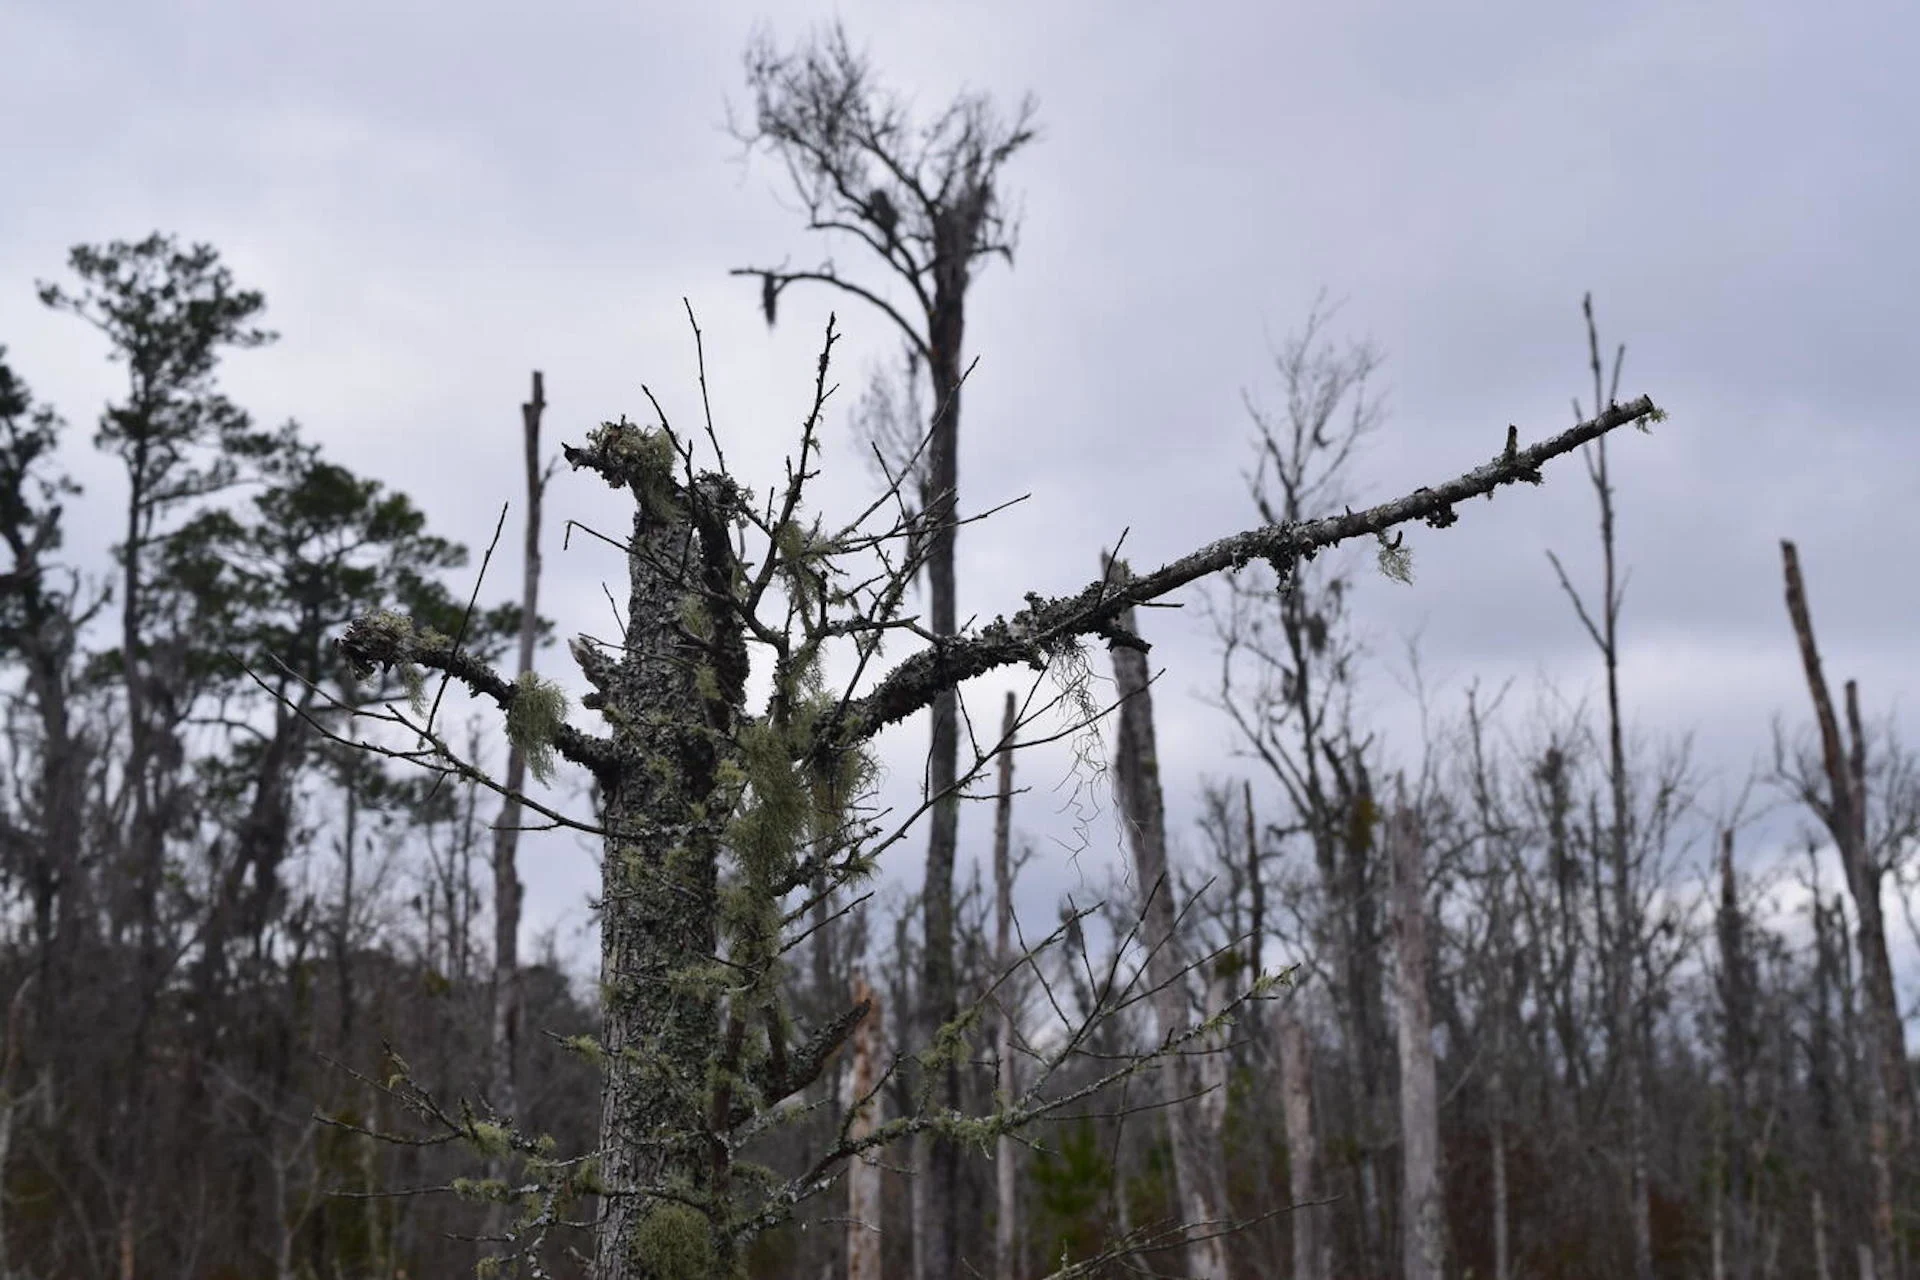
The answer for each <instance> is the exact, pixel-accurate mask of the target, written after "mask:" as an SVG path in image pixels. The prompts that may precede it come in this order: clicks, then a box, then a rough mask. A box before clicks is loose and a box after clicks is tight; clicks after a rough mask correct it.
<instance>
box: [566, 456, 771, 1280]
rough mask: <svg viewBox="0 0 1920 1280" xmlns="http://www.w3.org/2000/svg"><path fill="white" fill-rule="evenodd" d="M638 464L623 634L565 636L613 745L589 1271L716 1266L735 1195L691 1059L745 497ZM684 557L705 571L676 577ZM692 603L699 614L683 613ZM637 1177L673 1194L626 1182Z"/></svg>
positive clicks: (734, 764)
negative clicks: (724, 1215)
mask: <svg viewBox="0 0 1920 1280" xmlns="http://www.w3.org/2000/svg"><path fill="white" fill-rule="evenodd" d="M627 430H630V431H631V430H633V429H632V428H627ZM625 445H626V440H625V438H623V439H622V441H621V445H620V446H618V447H625ZM570 456H571V455H570ZM645 480H648V481H652V482H655V483H660V484H666V483H671V484H672V492H671V493H670V494H669V495H668V496H667V497H666V498H664V499H662V498H660V497H658V496H657V495H656V494H654V493H652V492H637V493H636V495H635V496H636V498H637V499H638V506H639V510H638V511H637V512H636V513H635V516H634V522H633V534H632V541H631V551H630V554H629V555H628V566H629V577H630V592H629V597H628V599H629V603H628V610H627V635H626V646H625V649H624V651H622V652H621V653H620V656H619V657H618V658H617V659H616V658H614V657H613V656H612V655H611V654H608V653H604V652H601V651H599V650H596V649H593V648H592V647H590V646H589V645H588V644H587V642H585V641H584V640H581V641H576V642H575V643H574V646H573V647H574V656H575V657H576V658H577V659H578V660H579V661H580V664H581V667H582V670H583V671H584V672H585V673H586V675H587V678H588V679H589V680H590V681H591V682H592V683H593V684H594V686H595V689H596V692H597V695H598V698H599V700H600V701H601V703H602V704H603V705H604V706H605V707H606V708H607V710H608V712H609V714H608V717H607V718H608V720H609V721H610V723H611V727H612V746H613V750H614V752H615V753H617V757H618V760H619V767H618V768H617V769H614V770H609V771H608V773H607V776H605V777H603V778H602V779H601V781H602V785H603V787H604V801H605V807H604V812H603V814H602V819H601V820H602V824H603V825H604V826H605V827H606V829H607V831H608V833H609V834H608V838H607V841H606V853H605V855H604V865H603V868H602V875H603V881H604V885H605V888H604V891H603V894H602V897H601V908H600V921H601V923H600V935H601V936H600V985H601V991H602V993H603V994H602V1000H603V1003H604V1009H605V1030H604V1033H603V1035H602V1043H603V1044H604V1046H605V1049H606V1060H607V1078H606V1083H605V1085H604V1088H603V1092H602V1108H603V1109H602V1117H601V1127H600V1142H601V1152H602V1156H601V1178H602V1181H603V1182H604V1183H605V1185H606V1186H607V1188H608V1189H609V1191H611V1192H613V1193H614V1194H611V1195H608V1196H604V1197H603V1198H602V1201H601V1219H600V1224H599V1229H598V1232H597V1238H596V1242H595V1243H596V1251H595V1257H594V1267H593V1273H592V1274H593V1277H594V1280H669V1278H670V1277H674V1276H679V1275H684V1274H698V1275H706V1274H712V1275H716V1276H724V1275H729V1274H731V1270H732V1267H733V1265H734V1262H735V1250H734V1248H733V1245H732V1242H731V1241H730V1240H729V1239H727V1238H726V1237H725V1236H723V1235H722V1234H721V1233H720V1232H718V1231H716V1230H715V1227H716V1226H717V1225H718V1224H716V1223H714V1222H713V1221H712V1220H711V1219H710V1217H709V1215H708V1213H707V1211H706V1208H705V1206H706V1205H709V1204H711V1205H721V1206H724V1205H725V1204H726V1203H727V1202H728V1200H729V1199H730V1197H729V1196H728V1195H727V1184H728V1181H729V1178H730V1174H731V1166H730V1151H729V1150H728V1148H727V1147H726V1145H725V1144H724V1143H723V1142H722V1141H720V1140H719V1139H718V1138H717V1137H714V1136H709V1135H710V1133H711V1129H710V1127H709V1125H708V1123H707V1120H708V1115H707V1107H708V1106H709V1105H713V1106H715V1107H716V1108H724V1106H726V1105H727V1099H726V1098H725V1096H724V1094H725V1091H724V1090H723V1089H720V1088H714V1089H712V1090H710V1089H709V1081H708V1079H707V1072H706V1071H705V1070H701V1069H698V1068H700V1067H702V1066H703V1065H704V1064H708V1063H710V1062H712V1060H713V1056H714V1047H715V1045H716V1043H718V1042H719V1041H720V1031H721V1028H720V1012H721V1011H720V1002H719V998H718V996H717V995H716V994H715V993H714V984H713V983H711V982H708V981H703V980H695V978H694V975H695V974H697V972H698V970H699V969H700V967H701V966H704V965H705V964H706V963H708V961H709V960H710V958H711V957H713V956H714V955H715V954H716V949H717V946H718V936H719V928H718V924H719V886H718V883H717V880H718V867H719V861H720V854H721V848H722V842H723V839H724V837H725V834H726V829H727V825H728V819H729V817H730V815H731V812H732V809H733V804H732V800H731V796H730V794H729V793H728V791H727V789H726V788H725V787H724V785H723V775H726V774H732V775H733V776H736V777H737V776H739V774H738V770H739V769H740V768H741V766H740V764H739V761H738V757H739V755H740V750H739V746H738V743H737V740H736V733H735V726H736V724H737V721H738V719H739V714H740V708H741V704H742V699H743V696H744V688H743V686H744V682H745V678H746V666H747V663H746V648H745V643H744V641H743V639H742V623H741V621H740V619H739V617H738V616H737V615H736V614H734V613H733V612H732V611H731V610H730V609H727V608H726V607H724V605H722V604H721V603H720V602H723V601H727V600H730V599H732V584H731V580H730V579H731V574H732V572H733V561H732V558H731V557H732V548H731V544H730V537H729V535H730V534H731V531H732V520H733V511H734V509H735V508H736V506H737V503H738V501H739V497H738V494H737V491H736V490H734V489H733V487H732V486H731V484H730V482H727V481H725V480H723V479H721V478H719V477H716V476H712V475H710V474H709V475H703V476H701V477H700V479H699V480H698V481H697V482H696V484H695V486H694V488H693V489H692V490H691V491H688V490H686V489H684V488H682V487H681V486H680V484H679V483H678V482H677V481H668V480H665V479H663V478H662V477H659V476H657V475H655V476H650V477H645ZM634 487H635V488H636V489H644V488H646V487H647V485H646V484H645V483H643V480H642V479H636V480H635V481H634ZM688 563H692V564H694V565H697V566H700V569H699V570H698V571H697V572H699V573H700V574H702V575H703V579H704V580H695V581H693V582H688V581H685V580H683V573H682V570H681V569H680V566H681V565H683V564H688ZM703 594H704V597H705V598H704V599H702V595H703ZM702 613H703V614H704V615H705V616H704V618H703V619H702V623H703V625H701V626H699V627H692V626H689V625H688V624H687V623H686V622H684V621H683V619H684V618H686V617H688V616H699V614H702ZM696 630H697V631H699V632H701V633H702V634H703V635H704V636H705V637H707V638H704V639H703V638H700V637H698V636H696V635H694V634H693V633H694V632H695V631H696ZM703 676H704V677H705V679H704V680H703V679H702V677H703ZM703 684H705V685H706V687H707V691H706V692H704V693H703V692H702V685H703ZM690 971H691V972H690ZM675 1067H678V1068H679V1069H677V1070H676V1069H674V1068H675ZM687 1067H694V1068H696V1070H694V1071H692V1072H688V1071H687V1070H686V1068H687ZM710 1092H711V1093H712V1094H714V1095H716V1096H717V1098H718V1101H715V1100H714V1099H712V1098H710V1097H709V1094H710ZM712 1127H713V1128H718V1127H719V1126H718V1125H717V1124H716V1125H715V1126H712ZM645 1191H656V1192H665V1193H666V1195H665V1196H661V1195H647V1194H637V1193H642V1192H645ZM669 1258H671V1259H672V1260H673V1267H674V1269H671V1270H670V1269H668V1267H667V1265H666V1262H665V1261H664V1260H665V1259H669ZM699 1266H704V1267H705V1268H706V1270H704V1271H701V1270H697V1269H696V1270H691V1271H690V1270H688V1268H693V1267H699Z"/></svg>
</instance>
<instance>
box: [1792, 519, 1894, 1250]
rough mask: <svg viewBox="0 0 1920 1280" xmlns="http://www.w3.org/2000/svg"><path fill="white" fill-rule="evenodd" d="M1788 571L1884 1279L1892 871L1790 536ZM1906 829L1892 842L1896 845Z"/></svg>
mask: <svg viewBox="0 0 1920 1280" xmlns="http://www.w3.org/2000/svg"><path fill="white" fill-rule="evenodd" d="M1780 558H1781V562H1782V567H1783V569H1784V571H1785V574H1786V596H1787V615H1788V616H1789V617H1790V618H1791V619H1792V620H1793V633H1794V637H1795V639H1796V640H1797V641H1798V642H1799V646H1800V660H1801V663H1802V665H1803V666H1804V667H1805V669H1806V676H1807V690H1808V692H1809V694H1810V695H1811V696H1812V698H1813V710H1814V718H1815V721H1816V723H1817V724H1818V726H1819V733H1820V764H1819V768H1818V770H1815V769H1813V768H1810V767H1806V768H1802V769H1801V770H1799V780H1798V782H1797V783H1790V784H1789V785H1792V786H1793V787H1794V790H1796V791H1797V792H1798V794H1799V798H1800V799H1801V801H1802V802H1803V803H1805V804H1806V805H1807V807H1808V808H1810V809H1812V810H1813V812H1814V813H1815V814H1816V815H1817V816H1818V817H1819V818H1820V821H1821V825H1823V826H1824V827H1826V829H1827V834H1828V836H1829V837H1830V838H1831V839H1832V840H1833V843H1834V847H1835V849H1836V850H1838V852H1839V854H1840V866H1841V868H1842V870H1843V871H1844V872H1845V875H1846V879H1847V892H1848V894H1849V895H1850V896H1851V897H1852V899H1853V918H1854V943H1855V946H1856V948H1857V950H1858V951H1859V956H1860V978H1861V985H1862V1004H1863V1006H1864V1007H1863V1009H1862V1017H1861V1028H1862V1031H1863V1032H1864V1038H1865V1041H1866V1059H1867V1068H1866V1071H1865V1072H1864V1076H1865V1083H1866V1096H1867V1144H1868V1153H1869V1155H1870V1157H1871V1161H1872V1167H1873V1215H1872V1222H1873V1249H1872V1258H1873V1262H1874V1267H1875V1270H1876V1272H1877V1274H1879V1275H1880V1276H1883V1277H1888V1278H1889V1280H1895V1278H1897V1276H1898V1272H1897V1271H1895V1269H1894V1268H1895V1265H1896V1258H1895V1253H1894V1165H1895V1163H1896V1161H1897V1159H1898V1152H1899V1151H1900V1150H1902V1149H1904V1147H1905V1145H1906V1142H1907V1136H1908V1134H1909V1132H1910V1119H1909V1117H1910V1116H1911V1110H1912V1109H1911V1105H1910V1099H1911V1085H1910V1082H1909V1078H1908V1075H1907V1056H1906V1048H1905V1044H1904V1035H1903V1032H1902V1029H1901V1027H1902V1024H1901V1018H1900V1006H1899V1003H1898V1001H1897V999H1896V998H1895V995H1894V989H1893V966H1892V965H1891V964H1890V963H1889V961H1888V958H1887V936H1886V924H1885V921H1884V920H1883V919H1882V916H1881V910H1880V885H1881V880H1882V877H1883V876H1884V875H1885V872H1886V864H1885V862H1884V861H1883V860H1882V854H1881V852H1880V851H1879V850H1876V848H1875V842H1873V841H1870V840H1869V838H1868V829H1867V809H1868V803H1869V791H1868V785H1867V783H1868V770H1867V742H1866V733H1865V731H1864V729H1863V728H1862V727H1861V721H1860V691H1859V686H1858V685H1857V684H1856V683H1855V682H1854V681H1852V680H1849V681H1847V683H1846V716H1847V737H1846V738H1844V739H1843V738H1842V736H1841V732H1840V721H1839V717H1838V716H1837V715H1836V714H1835V713H1834V707H1833V697H1832V695H1831V694H1830V693H1829V692H1828V690H1827V678H1826V674H1825V672H1824V671H1823V669H1822V667H1821V664H1820V650H1819V647H1818V646H1817V645H1816V644H1815V642H1814V635H1813V614H1812V611H1811V610H1810V609H1809V608H1808V606H1807V589H1806V584H1805V582H1804V581H1803V580H1802V578H1801V575H1800V557H1799V554H1798V552H1797V551H1796V550H1795V549H1794V545H1793V543H1791V542H1786V541H1783V542H1781V544H1780ZM1901 838H1902V833H1898V832H1896V833H1894V834H1893V837H1892V840H1891V841H1883V842H1881V843H1882V844H1883V845H1884V844H1886V843H1893V844H1898V843H1899V842H1900V840H1901Z"/></svg>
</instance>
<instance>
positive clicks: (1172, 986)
mask: <svg viewBox="0 0 1920 1280" xmlns="http://www.w3.org/2000/svg"><path fill="white" fill-rule="evenodd" d="M1103 567H1104V569H1105V571H1106V575H1107V581H1108V582H1110V583H1116V584H1117V583H1122V582H1125V581H1126V580H1127V578H1128V577H1129V576H1130V575H1129V574H1128V572H1127V566H1126V564H1125V562H1124V561H1119V560H1113V559H1107V560H1106V561H1105V564H1104V566H1103ZM1119 623H1120V626H1121V627H1122V628H1123V629H1124V630H1126V631H1128V632H1133V633H1134V634H1138V633H1137V632H1135V631H1134V621H1133V610H1132V609H1128V610H1126V611H1125V612H1124V613H1122V614H1121V615H1120V619H1119ZM1113 681H1114V685H1115V686H1116V691H1117V693H1118V694H1119V699H1120V716H1119V721H1120V723H1119V732H1118V739H1119V741H1118V743H1117V744H1116V746H1115V748H1114V752H1113V772H1114V781H1115V790H1116V791H1117V793H1118V796H1119V801H1120V812H1121V815H1122V816H1123V818H1124V819H1125V822H1126V828H1127V838H1128V842H1129V843H1130V844H1131V845H1132V846H1133V865H1134V875H1135V876H1136V877H1137V878H1138V880H1139V884H1140V894H1141V898H1142V902H1141V908H1140V910H1141V915H1142V917H1143V919H1144V920H1145V922H1146V927H1145V928H1144V929H1143V930H1142V931H1141V941H1142V943H1143V944H1144V945H1145V946H1146V948H1147V982H1148V985H1149V986H1150V987H1151V988H1152V990H1153V1010H1154V1014H1155V1016H1156V1017H1157V1018H1158V1020H1159V1024H1160V1036H1161V1038H1162V1039H1163V1040H1164V1039H1167V1038H1170V1037H1172V1036H1173V1035H1175V1034H1177V1033H1178V1032H1179V1031H1180V1030H1181V1029H1182V1028H1184V1027H1186V1026H1187V1025H1188V1023H1189V1021H1190V1020H1191V1018H1192V1007H1191V1002H1190V1001H1189V1000H1188V999H1187V985H1186V977H1187V975H1186V966H1185V964H1184V963H1183V962H1182V954H1183V948H1182V947H1181V946H1180V939H1179V937H1178V935H1177V934H1176V932H1175V917H1176V912H1175V909H1174V902H1173V879H1172V877H1171V876H1169V875H1168V874H1167V825H1166V811H1165V807H1164V804H1163V801H1162V799H1161V794H1160V759H1159V754H1158V751H1157V749H1156V748H1155V746H1154V740H1153V700H1152V694H1150V693H1149V692H1148V689H1147V659H1146V655H1145V654H1143V653H1141V652H1140V651H1139V650H1138V649H1132V648H1126V647H1123V646H1120V645H1115V646H1114V648H1113ZM1191 1061H1192V1060H1191V1059H1190V1058H1187V1057H1184V1056H1176V1057H1175V1058H1174V1060H1173V1062H1172V1064H1170V1067H1169V1068H1168V1069H1166V1070H1163V1071H1162V1072H1161V1076H1160V1078H1161V1080H1162V1081H1163V1082H1164V1086H1165V1089H1166V1098H1167V1101H1168V1103H1169V1104H1170V1105H1169V1106H1168V1107H1167V1109H1166V1111H1167V1130H1168V1137H1169V1139H1170V1144H1171V1146H1172V1148H1173V1180H1174V1200H1175V1203H1176V1204H1177V1205H1178V1206H1179V1213H1180V1214H1181V1216H1182V1217H1184V1218H1185V1220H1186V1221H1187V1223H1188V1226H1189V1238H1188V1241H1187V1256H1186V1265H1185V1268H1184V1271H1185V1274H1187V1275H1190V1276H1194V1277H1198V1278H1199V1280H1221V1278H1222V1277H1224V1276H1225V1275H1226V1274H1227V1260H1226V1252H1225V1250H1224V1249H1222V1248H1221V1245H1220V1238H1219V1235H1218V1232H1219V1230H1220V1227H1221V1225H1222V1224H1223V1223H1224V1222H1225V1220H1226V1218H1227V1217H1228V1214H1227V1211H1226V1197H1225V1195H1224V1194H1223V1188H1222V1186H1221V1183H1220V1174H1221V1161H1220V1141H1219V1134H1218V1133H1217V1132H1215V1131H1212V1130H1211V1129H1210V1127H1209V1126H1208V1124H1207V1119H1208V1116H1207V1109H1206V1108H1202V1107H1199V1106H1196V1105H1193V1104H1192V1103H1177V1102H1176V1101H1175V1100H1176V1099H1179V1098H1182V1097H1186V1096H1188V1095H1190V1094H1192V1093H1194V1092H1195V1091H1196V1089H1197V1088H1199V1087H1200V1084H1201V1081H1202V1073H1201V1072H1199V1071H1197V1070H1195V1069H1193V1067H1192V1065H1191ZM1203 1224H1204V1225H1203ZM1194 1227H1198V1228H1199V1230H1200V1232H1201V1233H1202V1234H1201V1235H1199V1236H1196V1235H1194V1234H1193V1233H1192V1228H1194Z"/></svg>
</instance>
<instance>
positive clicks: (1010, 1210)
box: [993, 689, 1020, 1280]
mask: <svg viewBox="0 0 1920 1280" xmlns="http://www.w3.org/2000/svg"><path fill="white" fill-rule="evenodd" d="M1019 723H1020V707H1019V700H1018V699H1017V698H1016V697H1015V696H1014V693H1013V690H1011V689H1009V690H1007V701H1006V708H1005V710H1004V711H1003V712H1002V714H1001V717H1000V740H1001V741H1002V742H1007V743H1011V742H1012V741H1013V736H1014V731H1015V729H1016V728H1017V727H1018V726H1019ZM999 783H1000V786H999V794H998V795H997V796H996V797H995V803H994V809H993V925H994V928H993V956H994V965H995V967H996V968H998V969H999V970H1000V971H1001V972H1002V973H1005V972H1008V971H1010V970H1011V969H1012V968H1013V966H1014V964H1015V963H1016V961H1017V959H1018V957H1017V955H1016V954H1015V952H1014V949H1013V858H1012V854H1011V851H1010V850H1009V848H1008V846H1009V845H1010V844H1011V843H1012V840H1013V752H1012V751H1005V752H1002V753H1001V755H1000V778H999ZM999 1004H1000V1017H999V1019H998V1023H997V1025H996V1026H995V1028H994V1042H993V1093H994V1104H995V1105H996V1106H1005V1105H1006V1103H1007V1099H1009V1098H1011V1097H1013V1095H1014V1089H1015V1087H1016V1083H1017V1082H1016V1079H1015V1076H1014V1049H1013V1043H1014V1034H1015V1030H1016V1023H1017V1019H1018V1016H1019V1008H1018V1005H1017V1004H1016V1003H1015V1002H1014V1000H1013V996H1012V993H1011V992H1008V993H1007V994H1006V995H1003V996H1002V997H1001V998H1000V1001H999ZM993 1172H994V1198H993V1204H994V1219H993V1272H994V1276H995V1277H996V1280H1014V1276H1015V1273H1016V1272H1017V1271H1018V1269H1019V1265H1020V1259H1019V1247H1020V1246H1019V1241H1020V1198H1019V1197H1020V1185H1019V1180H1020V1167H1019V1164H1018V1152H1017V1149H1016V1147H1015V1145H1014V1137H1013V1135H1012V1134H1010V1133H1003V1134H1001V1135H1000V1136H999V1138H998V1139H997V1140H996V1141H995V1145H994V1150H993Z"/></svg>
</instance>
